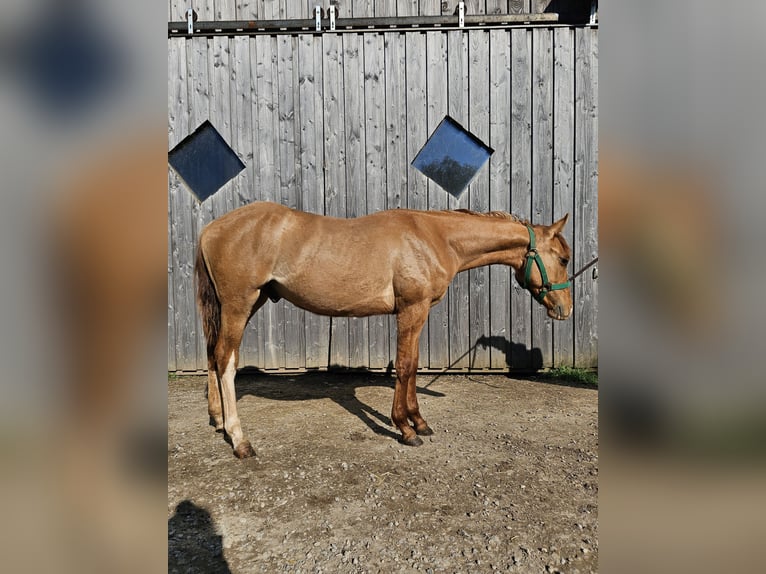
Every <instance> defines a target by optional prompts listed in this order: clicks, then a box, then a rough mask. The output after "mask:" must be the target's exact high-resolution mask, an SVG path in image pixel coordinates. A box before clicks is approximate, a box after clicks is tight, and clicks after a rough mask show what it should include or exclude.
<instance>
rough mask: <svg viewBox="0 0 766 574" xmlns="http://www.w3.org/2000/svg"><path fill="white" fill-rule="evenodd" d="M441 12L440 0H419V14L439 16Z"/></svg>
mask: <svg viewBox="0 0 766 574" xmlns="http://www.w3.org/2000/svg"><path fill="white" fill-rule="evenodd" d="M441 13H442V1H441V0H420V7H419V10H418V14H419V15H420V16H440V15H441Z"/></svg>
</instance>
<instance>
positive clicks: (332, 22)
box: [328, 4, 336, 30]
mask: <svg viewBox="0 0 766 574" xmlns="http://www.w3.org/2000/svg"><path fill="white" fill-rule="evenodd" d="M335 10H336V6H335V4H330V8H329V10H328V12H329V13H330V30H335Z"/></svg>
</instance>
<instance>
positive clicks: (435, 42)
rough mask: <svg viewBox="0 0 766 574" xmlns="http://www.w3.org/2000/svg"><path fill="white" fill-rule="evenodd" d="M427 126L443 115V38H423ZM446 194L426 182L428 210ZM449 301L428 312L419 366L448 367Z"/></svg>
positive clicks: (431, 127) (430, 128)
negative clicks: (424, 353)
mask: <svg viewBox="0 0 766 574" xmlns="http://www.w3.org/2000/svg"><path fill="white" fill-rule="evenodd" d="M426 55H427V62H428V66H427V70H426V71H427V92H428V106H427V112H428V118H427V120H428V124H427V132H428V134H429V135H430V134H431V133H433V131H434V130H435V129H436V127H437V126H438V125H439V122H441V121H442V120H443V119H444V116H445V115H447V35H446V34H445V33H444V32H428V33H427V34H426ZM448 195H449V194H448V193H447V192H446V191H444V190H443V189H442V188H441V187H439V186H438V185H436V184H435V183H434V182H432V181H429V182H428V208H429V209H447V206H448V204H447V197H448ZM449 297H450V294H449V293H448V294H447V298H446V299H445V300H443V301H442V302H441V303H439V304H438V305H436V306H435V307H434V308H433V309H431V313H430V315H429V317H428V331H427V333H428V353H429V354H428V356H421V357H420V363H421V365H422V366H426V365H429V366H430V367H432V368H444V367H446V366H447V365H449Z"/></svg>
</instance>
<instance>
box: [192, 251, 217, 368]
mask: <svg viewBox="0 0 766 574" xmlns="http://www.w3.org/2000/svg"><path fill="white" fill-rule="evenodd" d="M194 274H195V276H196V279H197V310H198V311H199V315H200V318H201V319H202V332H203V333H204V334H205V340H206V341H207V351H208V356H212V354H213V352H214V351H215V346H216V343H217V342H218V333H219V331H220V328H221V303H220V301H219V300H218V294H217V293H216V291H215V285H213V280H212V278H211V277H210V270H209V269H208V267H207V263H205V257H204V255H203V253H202V241H200V242H199V243H198V244H197V259H196V261H195V262H194Z"/></svg>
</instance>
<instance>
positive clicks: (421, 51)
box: [405, 33, 428, 209]
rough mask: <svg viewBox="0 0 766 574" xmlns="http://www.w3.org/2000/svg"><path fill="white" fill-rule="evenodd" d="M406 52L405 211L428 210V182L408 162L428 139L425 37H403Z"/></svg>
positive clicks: (421, 34)
mask: <svg viewBox="0 0 766 574" xmlns="http://www.w3.org/2000/svg"><path fill="white" fill-rule="evenodd" d="M405 45H406V50H407V63H406V74H407V79H406V80H405V84H406V86H407V164H408V167H407V178H408V185H407V207H408V208H409V209H428V179H427V178H426V177H425V176H424V175H423V174H422V173H421V172H420V171H418V170H417V169H415V168H414V167H412V165H411V164H410V162H412V160H413V159H414V158H415V156H416V155H417V154H418V152H419V151H420V148H422V147H423V144H425V143H426V140H427V139H428V132H427V130H426V117H427V113H428V110H427V105H426V104H427V102H426V35H425V33H418V34H406V35H405Z"/></svg>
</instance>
